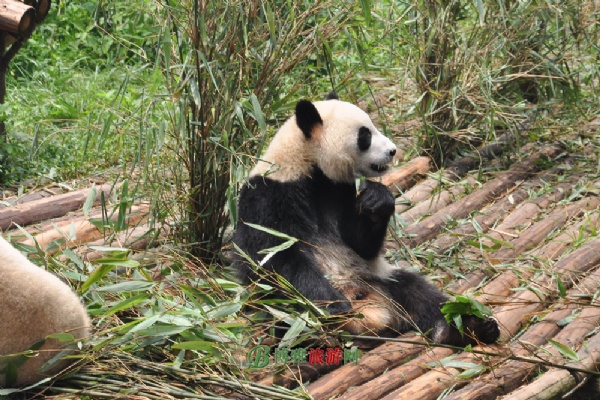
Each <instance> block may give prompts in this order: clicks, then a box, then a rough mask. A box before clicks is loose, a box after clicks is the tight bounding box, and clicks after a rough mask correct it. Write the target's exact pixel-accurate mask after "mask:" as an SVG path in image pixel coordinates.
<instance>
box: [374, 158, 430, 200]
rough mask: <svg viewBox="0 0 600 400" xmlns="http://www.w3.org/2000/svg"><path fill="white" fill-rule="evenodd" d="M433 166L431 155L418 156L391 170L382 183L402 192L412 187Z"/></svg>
mask: <svg viewBox="0 0 600 400" xmlns="http://www.w3.org/2000/svg"><path fill="white" fill-rule="evenodd" d="M430 168H431V165H430V160H429V157H417V158H415V159H413V160H411V161H409V162H407V163H406V164H404V165H402V166H401V167H399V168H395V169H393V170H391V171H389V172H388V173H387V174H385V175H384V176H383V177H382V178H381V183H383V184H384V185H386V186H389V187H390V189H392V192H394V193H398V192H402V191H404V190H406V189H408V188H409V187H411V186H412V185H413V184H414V183H415V182H416V181H417V180H418V179H419V178H420V177H421V176H423V175H425V174H426V173H428V172H429V169H430Z"/></svg>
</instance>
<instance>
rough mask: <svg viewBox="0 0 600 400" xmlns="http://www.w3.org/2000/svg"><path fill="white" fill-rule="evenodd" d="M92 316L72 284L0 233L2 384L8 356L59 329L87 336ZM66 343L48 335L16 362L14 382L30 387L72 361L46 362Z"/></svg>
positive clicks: (79, 335) (4, 378)
mask: <svg viewBox="0 0 600 400" xmlns="http://www.w3.org/2000/svg"><path fill="white" fill-rule="evenodd" d="M90 326H91V324H90V319H89V317H88V315H87V312H86V310H85V308H84V307H83V305H82V304H81V302H80V301H79V298H78V297H77V296H76V295H75V293H73V291H72V290H71V288H70V287H69V286H67V285H66V284H65V283H63V282H62V281H61V280H60V279H58V278H57V277H56V276H54V275H52V274H51V273H50V272H48V271H45V270H43V269H41V268H40V267H38V266H36V265H34V264H33V263H31V262H30V261H29V260H28V259H27V258H26V257H25V256H24V255H22V254H21V253H20V252H19V251H18V250H17V249H15V248H14V247H13V246H11V245H10V244H9V243H8V242H7V241H6V240H4V239H3V238H2V236H0V387H4V386H5V385H6V384H7V379H6V372H7V371H6V367H7V362H8V357H6V356H8V355H12V354H16V353H19V352H22V351H25V350H28V349H30V348H31V346H32V345H34V344H36V343H38V342H39V341H41V340H44V339H46V337H47V336H48V335H51V334H55V333H70V334H71V335H73V337H74V338H75V339H81V338H84V337H86V336H88V335H89V332H90ZM65 350H66V349H65V344H64V343H61V342H59V341H58V340H56V339H47V340H46V341H45V342H44V345H43V346H42V347H41V348H40V349H39V354H37V355H36V356H35V357H30V358H28V359H27V360H26V361H25V362H24V363H22V364H19V363H17V376H16V381H15V382H12V383H13V384H14V386H26V385H30V384H32V383H35V382H37V381H39V380H42V379H43V378H46V377H48V376H52V375H54V374H56V373H57V372H59V371H60V370H61V369H63V368H65V367H66V366H67V365H68V364H69V363H70V362H71V361H69V360H64V361H61V362H58V363H56V364H55V365H54V366H53V368H50V369H45V364H46V363H47V362H48V361H50V360H51V359H52V358H54V357H56V356H57V355H58V354H59V353H60V352H62V351H65Z"/></svg>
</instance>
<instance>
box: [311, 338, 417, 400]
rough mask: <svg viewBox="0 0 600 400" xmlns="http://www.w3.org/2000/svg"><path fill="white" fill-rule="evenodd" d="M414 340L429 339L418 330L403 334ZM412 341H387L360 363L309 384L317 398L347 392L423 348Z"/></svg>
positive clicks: (312, 394)
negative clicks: (417, 333)
mask: <svg viewBox="0 0 600 400" xmlns="http://www.w3.org/2000/svg"><path fill="white" fill-rule="evenodd" d="M402 337H403V338H406V339H407V340H410V341H420V342H423V343H425V340H424V339H423V337H421V336H418V335H416V334H414V333H408V334H405V335H402ZM422 349H423V348H422V347H421V346H417V345H414V344H411V343H399V342H387V343H385V344H383V345H381V346H379V347H377V348H375V349H373V350H371V351H369V352H368V353H367V354H365V355H364V357H362V358H361V359H360V360H359V361H358V364H356V365H354V364H346V365H344V366H342V367H340V368H338V369H336V370H335V371H333V372H331V373H329V374H327V375H326V376H324V377H322V378H320V379H318V380H316V381H315V382H314V383H312V384H310V385H308V386H307V387H306V391H307V392H308V393H309V394H310V395H311V396H313V397H314V398H315V399H326V398H330V397H333V396H337V395H340V394H342V393H344V392H345V391H346V390H347V389H348V388H350V387H353V386H358V385H361V384H363V383H365V382H368V381H370V380H371V379H373V378H374V377H376V376H379V375H381V373H382V372H383V371H385V370H387V369H389V368H393V367H395V366H397V365H400V364H401V363H403V362H404V361H406V360H407V359H408V358H412V357H414V356H415V355H417V354H419V353H420V352H421V351H422Z"/></svg>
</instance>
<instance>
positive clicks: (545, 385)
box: [504, 333, 600, 400]
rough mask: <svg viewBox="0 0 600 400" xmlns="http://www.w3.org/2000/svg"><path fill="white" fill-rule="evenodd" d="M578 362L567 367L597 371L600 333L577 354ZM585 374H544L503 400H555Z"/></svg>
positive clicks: (565, 371)
mask: <svg viewBox="0 0 600 400" xmlns="http://www.w3.org/2000/svg"><path fill="white" fill-rule="evenodd" d="M577 355H578V356H579V360H580V361H578V362H570V363H567V364H566V365H567V366H569V367H574V368H579V369H584V370H590V371H598V366H599V365H600V333H596V334H595V335H594V336H593V337H592V338H591V339H590V340H589V342H588V343H587V344H586V345H585V347H583V348H582V349H581V350H579V351H578V352H577ZM585 376H586V374H585V373H583V372H581V373H572V372H571V371H567V370H564V369H560V368H554V369H551V370H550V371H548V372H546V373H545V374H544V375H542V376H541V377H540V378H538V379H537V380H535V381H534V382H532V383H530V384H529V385H527V386H523V387H520V388H519V389H517V390H515V391H514V392H513V393H510V394H509V395H508V396H506V397H504V400H546V399H548V400H549V399H554V398H557V397H558V396H559V395H561V394H565V393H567V392H568V391H570V390H571V389H573V388H574V387H575V386H576V385H577V381H578V379H583V378H584V377H585Z"/></svg>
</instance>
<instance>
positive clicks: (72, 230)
mask: <svg viewBox="0 0 600 400" xmlns="http://www.w3.org/2000/svg"><path fill="white" fill-rule="evenodd" d="M148 212H149V207H148V205H134V206H132V207H131V212H130V213H128V214H127V216H126V218H125V223H126V224H127V225H130V226H131V225H136V224H138V223H141V222H143V221H145V220H146V219H147V218H148ZM118 217H119V216H118V215H114V216H113V217H112V218H111V221H112V220H116V219H117V218H118ZM73 234H74V235H73ZM103 235H104V233H103V232H102V231H101V230H99V229H98V228H97V227H96V226H95V225H94V224H92V223H91V222H90V221H89V218H88V217H84V218H83V219H81V220H78V221H76V222H73V221H65V222H63V223H62V224H58V225H56V226H55V229H54V230H51V231H47V232H43V233H40V234H38V235H36V236H34V239H35V242H34V241H32V240H30V239H27V240H25V241H23V242H22V243H23V244H25V245H29V246H35V244H36V243H37V245H38V246H39V247H40V248H41V249H44V250H45V251H46V252H47V253H49V254H54V253H56V252H58V251H59V250H61V249H62V248H64V247H74V246H78V245H81V244H83V243H87V242H91V241H94V240H97V239H100V238H101V237H102V236H103ZM52 242H55V243H56V244H57V245H56V246H54V247H53V248H49V245H50V244H51V243H52Z"/></svg>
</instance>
